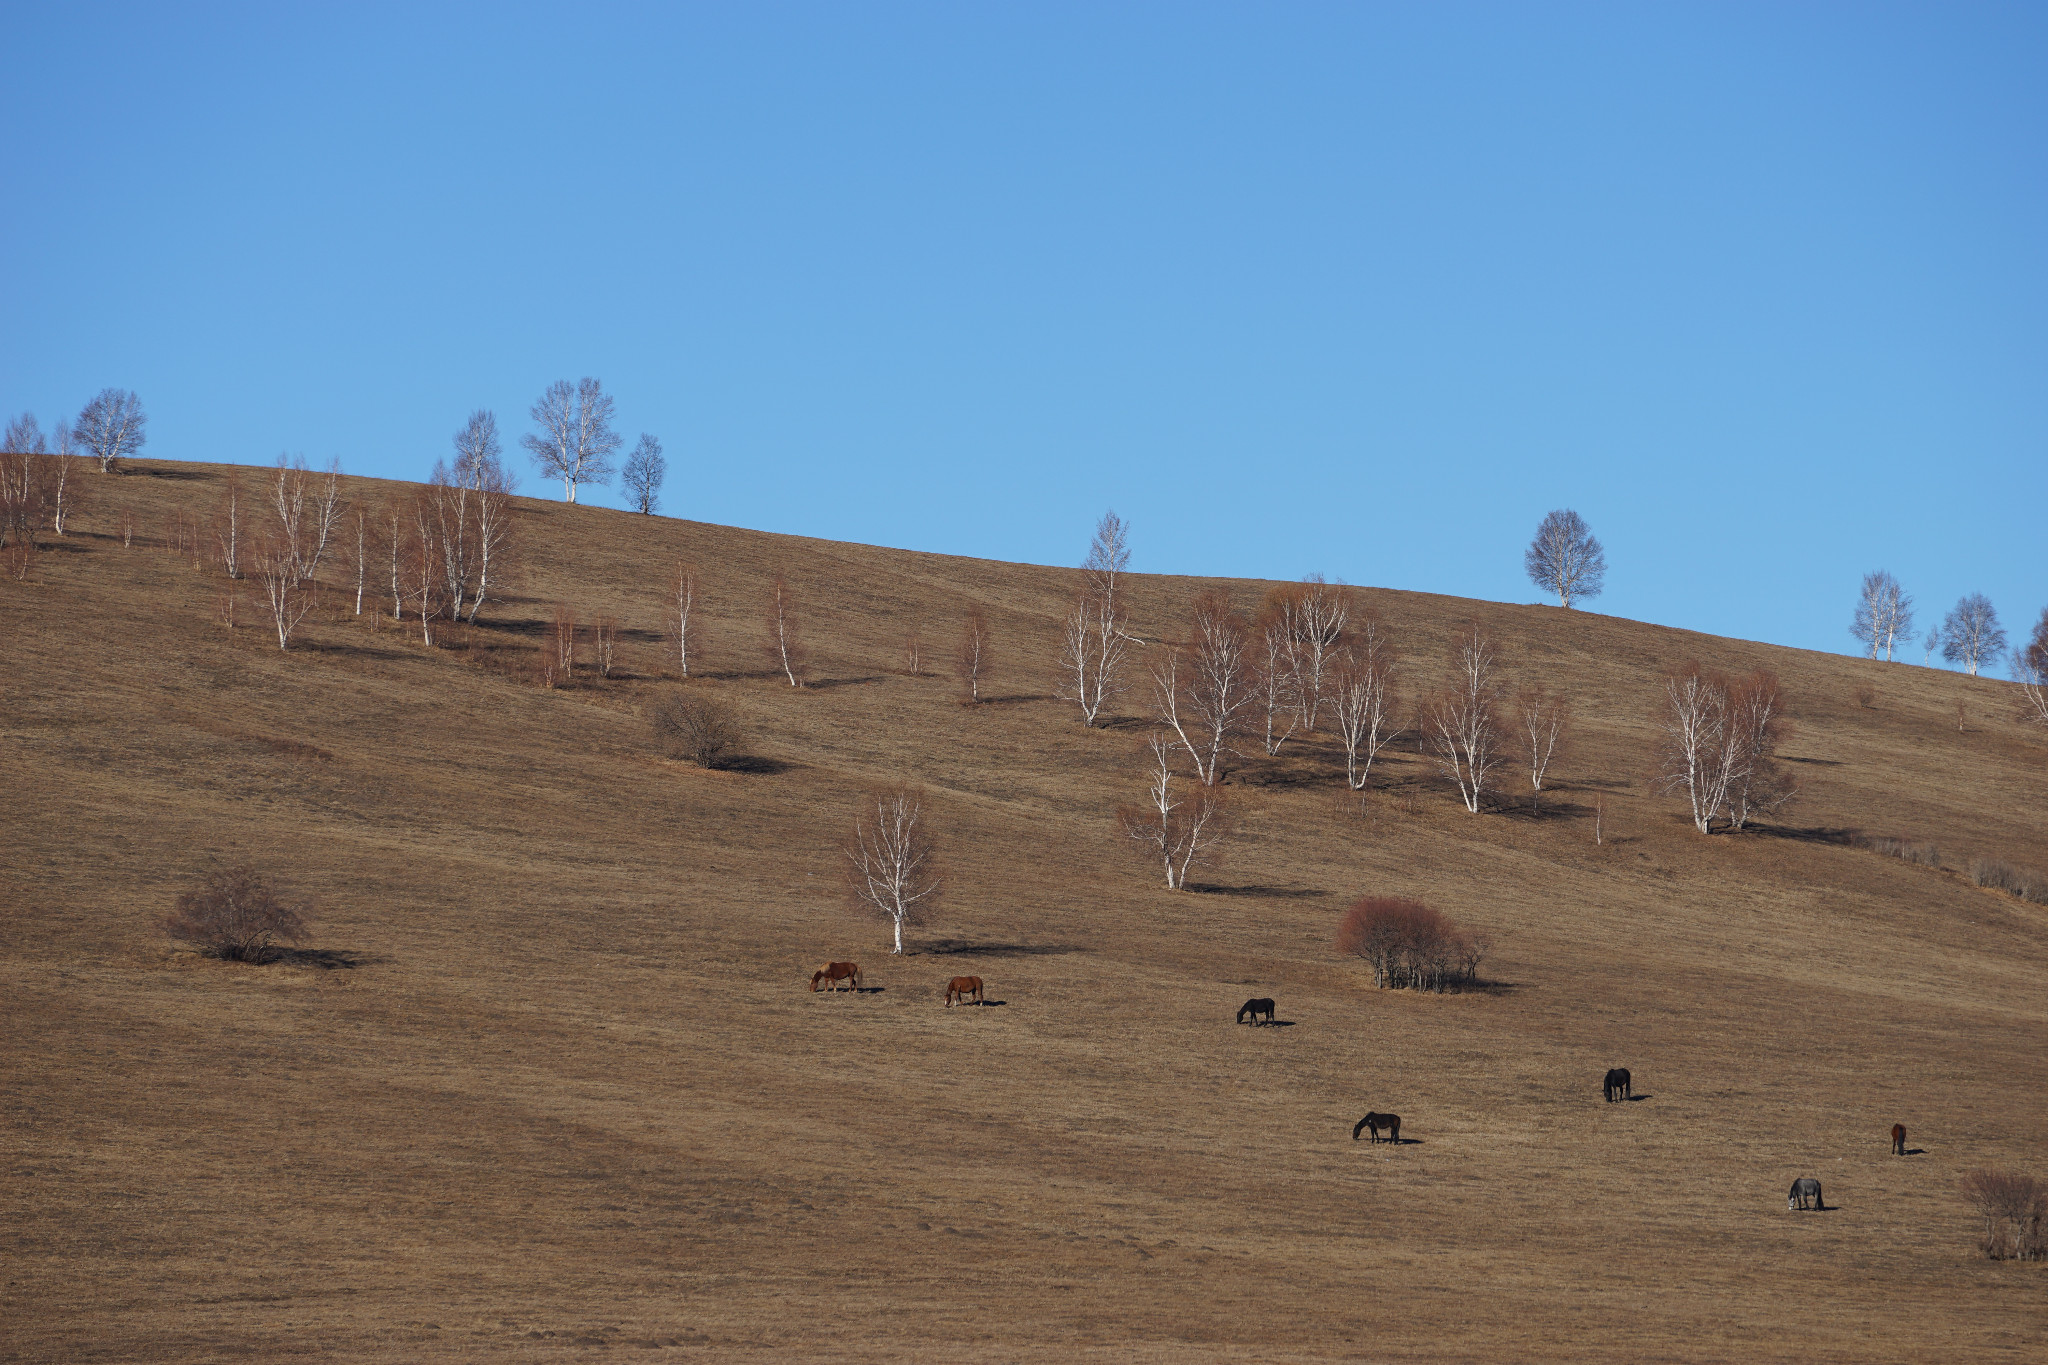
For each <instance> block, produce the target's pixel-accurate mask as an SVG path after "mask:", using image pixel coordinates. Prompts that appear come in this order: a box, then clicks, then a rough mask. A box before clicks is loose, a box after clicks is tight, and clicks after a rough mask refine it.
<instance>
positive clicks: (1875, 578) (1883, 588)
mask: <svg viewBox="0 0 2048 1365" xmlns="http://www.w3.org/2000/svg"><path fill="white" fill-rule="evenodd" d="M1849 633H1850V634H1851V635H1853V636H1855V637H1856V638H1857V639H1859V640H1861V641H1862V642H1863V655H1864V657H1865V658H1867V659H1875V658H1877V657H1878V656H1879V654H1882V655H1883V656H1884V658H1885V660H1886V661H1887V662H1889V661H1890V659H1891V657H1892V651H1893V650H1894V649H1895V648H1896V647H1898V646H1899V645H1900V643H1901V642H1905V643H1908V644H1910V643H1911V641H1912V638H1913V599H1912V598H1911V597H1910V596H1908V595H1907V593H1906V590H1905V589H1904V588H1902V587H1900V586H1899V580H1898V579H1896V578H1893V577H1892V576H1891V575H1890V574H1889V573H1887V572H1886V571H1885V570H1883V569H1879V570H1878V571H1877V572H1876V573H1867V574H1865V575H1863V589H1862V591H1861V593H1859V594H1858V596H1857V598H1856V613H1855V615H1854V616H1853V617H1852V618H1851V619H1850V622H1849Z"/></svg>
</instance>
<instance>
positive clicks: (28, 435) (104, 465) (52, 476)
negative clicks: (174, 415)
mask: <svg viewBox="0 0 2048 1365" xmlns="http://www.w3.org/2000/svg"><path fill="white" fill-rule="evenodd" d="M148 427H149V416H148V414H147V413H145V412H144V411H143V410H142V402H141V400H140V399H138V398H136V396H135V395H134V394H132V393H129V392H128V391H127V390H125V389H102V390H101V391H100V392H99V393H98V394H97V395H95V396H94V397H93V399H92V400H91V401H90V402H88V403H87V404H86V405H85V406H84V408H82V409H80V411H79V414H78V416H77V418H75V419H74V420H72V421H69V422H65V421H59V422H58V423H57V426H56V429H55V430H54V431H52V432H51V433H50V435H48V436H45V435H44V434H43V429H42V425H41V424H40V423H39V422H37V421H36V417H35V414H34V413H32V412H25V413H22V414H21V415H20V416H19V417H16V418H14V419H13V420H12V421H10V422H9V423H8V424H7V429H6V432H5V434H4V435H0V553H4V557H5V561H6V565H7V571H8V573H9V574H10V575H11V576H12V577H14V578H16V579H25V578H27V577H28V575H29V571H30V570H31V569H32V568H33V567H34V565H35V561H36V550H37V546H36V537H37V536H38V535H40V534H41V533H42V532H44V531H48V532H50V533H51V534H52V535H56V536H63V535H65V534H67V530H66V524H67V522H69V521H70V520H71V519H72V518H74V517H76V516H78V515H79V514H80V513H81V512H82V511H84V509H85V508H86V506H87V504H88V501H89V499H90V497H91V491H90V488H89V486H88V484H87V483H86V480H85V478H84V477H83V476H84V474H85V473H86V472H87V470H88V469H90V468H91V467H93V466H97V467H98V469H97V472H99V473H101V474H110V473H113V472H114V471H115V470H117V469H118V468H119V467H120V462H121V461H122V460H124V459H126V458H128V457H130V456H132V455H134V454H135V453H136V452H137V451H139V450H141V449H142V447H143V444H144V443H145V442H146V441H147V440H148Z"/></svg>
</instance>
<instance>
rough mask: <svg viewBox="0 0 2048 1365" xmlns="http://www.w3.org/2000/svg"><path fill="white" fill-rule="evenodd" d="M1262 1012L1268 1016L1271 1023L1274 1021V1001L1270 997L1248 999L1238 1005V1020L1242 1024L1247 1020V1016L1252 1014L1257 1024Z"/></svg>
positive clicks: (1253, 1020)
mask: <svg viewBox="0 0 2048 1365" xmlns="http://www.w3.org/2000/svg"><path fill="white" fill-rule="evenodd" d="M1262 1014H1263V1015H1265V1016H1266V1022H1267V1023H1269V1024H1270V1023H1272V1022H1273V1001H1272V999H1271V998H1270V997H1266V998H1262V999H1258V1000H1247V1001H1245V1002H1244V1003H1243V1004H1242V1005H1240V1006H1238V1008H1237V1022H1238V1023H1240V1024H1242V1023H1243V1022H1244V1020H1245V1016H1246V1015H1250V1016H1251V1019H1252V1022H1253V1023H1254V1024H1256V1023H1258V1022H1259V1016H1260V1015H1262Z"/></svg>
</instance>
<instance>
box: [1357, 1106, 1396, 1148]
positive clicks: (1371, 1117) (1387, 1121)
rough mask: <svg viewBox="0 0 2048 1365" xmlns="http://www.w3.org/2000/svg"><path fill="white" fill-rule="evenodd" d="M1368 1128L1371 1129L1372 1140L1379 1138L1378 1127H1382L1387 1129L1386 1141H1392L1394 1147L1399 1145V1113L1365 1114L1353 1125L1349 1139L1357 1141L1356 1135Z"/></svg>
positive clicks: (1375, 1140)
mask: <svg viewBox="0 0 2048 1365" xmlns="http://www.w3.org/2000/svg"><path fill="white" fill-rule="evenodd" d="M1368 1128H1370V1129H1371V1130H1372V1140H1373V1141H1374V1142H1378V1141H1379V1140H1380V1129H1382V1128H1384V1129H1386V1130H1387V1141H1389V1142H1391V1143H1393V1144H1394V1145H1395V1146H1396V1147H1398V1146H1400V1145H1401V1116H1400V1115H1399V1114H1367V1115H1366V1116H1365V1117H1364V1118H1362V1119H1360V1120H1359V1121H1358V1122H1357V1123H1356V1124H1355V1125H1353V1127H1352V1129H1351V1140H1352V1141H1353V1142H1356V1141H1358V1135H1359V1134H1360V1133H1361V1132H1363V1131H1365V1130H1366V1129H1368Z"/></svg>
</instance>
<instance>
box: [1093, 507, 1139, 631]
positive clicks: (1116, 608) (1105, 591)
mask: <svg viewBox="0 0 2048 1365" xmlns="http://www.w3.org/2000/svg"><path fill="white" fill-rule="evenodd" d="M1130 564H1131V525H1130V523H1129V522H1127V521H1125V520H1124V519H1123V518H1122V517H1120V516H1118V515H1117V514H1116V512H1115V511H1114V510H1112V511H1108V512H1104V513H1103V514H1102V520H1100V521H1098V522H1096V523H1095V539H1094V541H1093V542H1092V543H1091V544H1090V545H1089V546H1088V558H1087V559H1086V560H1085V561H1083V562H1082V565H1081V572H1082V574H1083V576H1084V578H1085V580H1086V585H1087V590H1088V593H1089V595H1090V596H1092V597H1094V598H1095V600H1096V601H1097V602H1098V603H1100V604H1101V615H1102V616H1103V617H1105V618H1107V619H1109V620H1111V621H1115V622H1116V623H1118V625H1119V627H1121V625H1122V623H1123V621H1124V619H1125V616H1126V615H1127V613H1126V612H1125V611H1124V606H1123V596H1122V594H1123V579H1124V574H1125V573H1126V572H1128V571H1129V569H1130Z"/></svg>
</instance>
